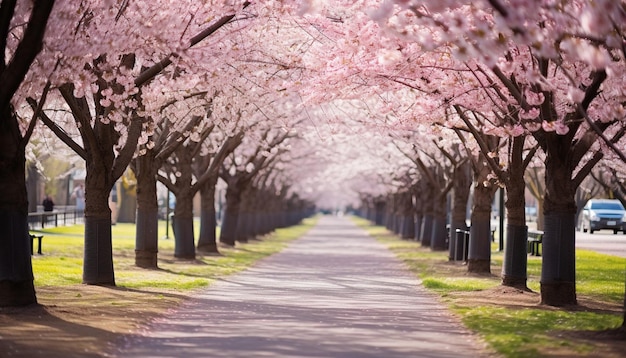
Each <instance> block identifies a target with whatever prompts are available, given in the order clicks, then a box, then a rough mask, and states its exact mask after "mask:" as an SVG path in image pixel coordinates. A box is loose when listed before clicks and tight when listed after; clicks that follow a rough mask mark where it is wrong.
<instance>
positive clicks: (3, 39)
mask: <svg viewBox="0 0 626 358" xmlns="http://www.w3.org/2000/svg"><path fill="white" fill-rule="evenodd" d="M16 4H17V2H16V1H2V4H1V5H0V83H1V84H2V85H1V86H0V227H1V228H2V233H1V234H0V307H4V306H23V305H28V304H33V303H37V297H36V294H35V288H34V285H33V269H32V263H31V257H30V242H29V241H30V238H29V236H28V198H27V193H26V174H25V173H26V151H25V148H26V144H27V142H28V140H29V138H30V135H31V134H32V130H33V128H34V118H33V121H32V122H31V125H30V126H29V128H28V130H27V132H26V134H22V133H21V131H20V126H19V123H18V120H17V117H16V115H15V111H14V109H13V107H12V106H11V104H10V103H11V99H12V98H13V96H14V94H15V92H16V91H17V89H18V88H19V86H20V85H21V84H22V82H23V81H24V78H25V76H26V73H27V72H28V70H29V68H30V66H31V64H32V63H33V61H34V60H35V57H36V56H37V54H38V53H39V52H40V51H41V48H42V46H43V37H44V33H45V29H46V26H47V24H48V19H49V17H50V13H51V11H52V7H53V6H54V1H53V0H49V1H41V0H39V1H34V2H33V8H32V11H31V14H30V17H29V19H28V22H27V25H26V27H25V29H24V33H23V36H22V38H21V39H20V41H19V44H18V45H17V48H16V49H15V50H14V51H13V52H12V58H11V59H10V60H9V61H8V63H7V58H6V55H7V53H9V51H7V48H6V46H7V40H8V37H10V36H14V34H12V33H11V29H10V26H11V20H12V19H13V16H14V11H15V6H16ZM46 92H47V89H46V90H45V91H44V93H46ZM43 99H44V100H45V95H44V98H43ZM40 110H41V107H40V106H39V107H38V108H37V109H36V110H35V114H37V112H38V111H40Z"/></svg>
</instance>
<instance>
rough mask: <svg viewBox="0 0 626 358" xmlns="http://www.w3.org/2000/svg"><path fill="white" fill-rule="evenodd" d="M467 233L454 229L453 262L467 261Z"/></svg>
mask: <svg viewBox="0 0 626 358" xmlns="http://www.w3.org/2000/svg"><path fill="white" fill-rule="evenodd" d="M468 244H469V231H466V230H461V229H456V232H455V234H454V258H453V259H454V261H467V249H468Z"/></svg>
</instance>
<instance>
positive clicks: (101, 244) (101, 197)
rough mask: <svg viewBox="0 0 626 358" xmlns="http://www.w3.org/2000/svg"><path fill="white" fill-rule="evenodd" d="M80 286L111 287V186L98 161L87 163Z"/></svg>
mask: <svg viewBox="0 0 626 358" xmlns="http://www.w3.org/2000/svg"><path fill="white" fill-rule="evenodd" d="M86 164H87V177H86V178H85V187H86V190H85V251H84V259H83V283H85V284H89V285H112V286H114V285H115V275H114V273H113V247H112V241H111V209H110V208H109V194H110V192H111V188H113V184H114V183H111V182H110V180H109V177H110V176H109V173H108V169H107V168H106V167H105V165H104V164H102V162H100V161H96V160H87V161H86Z"/></svg>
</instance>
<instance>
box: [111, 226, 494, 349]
mask: <svg viewBox="0 0 626 358" xmlns="http://www.w3.org/2000/svg"><path fill="white" fill-rule="evenodd" d="M123 345H125V346H126V347H125V348H123V350H122V351H120V352H118V354H117V356H119V357H228V358H235V357H246V358H250V357H272V358H275V357H341V358H352V357H372V358H374V357H376V358H393V357H402V358H407V357H426V358H441V357H477V356H484V355H485V351H484V350H483V349H482V347H483V346H482V345H480V344H479V343H477V341H476V338H475V337H474V336H472V335H471V334H470V333H469V332H468V331H466V330H465V329H464V328H462V326H461V325H459V323H458V321H457V320H456V319H455V318H454V317H452V316H451V315H450V314H449V312H448V311H447V310H446V309H444V308H443V306H441V305H440V304H437V303H436V302H435V298H434V297H433V296H431V295H430V294H428V293H426V292H425V291H424V289H423V288H422V287H421V286H420V285H419V283H418V280H416V279H415V278H414V277H413V276H411V274H410V273H409V272H408V271H407V270H406V269H405V267H404V266H403V264H402V263H401V262H399V261H398V260H397V259H396V258H395V257H394V256H393V254H391V253H390V252H389V251H388V250H387V249H386V248H385V247H384V246H382V245H381V244H379V243H377V242H376V241H375V240H374V239H372V238H371V237H369V236H367V234H366V233H365V232H364V231H362V230H361V229H359V228H357V227H356V226H354V224H352V223H351V222H350V221H349V219H346V218H338V217H331V216H325V217H322V218H321V219H320V222H319V224H318V225H317V226H316V227H315V228H313V229H312V230H311V231H310V232H309V233H308V234H307V235H305V236H304V237H303V238H301V239H299V240H297V241H295V242H293V243H292V244H291V245H290V246H289V247H288V248H287V249H285V250H283V251H282V252H281V253H279V254H276V255H274V256H272V257H270V258H268V259H265V260H263V261H262V262H260V263H259V264H258V265H256V266H255V267H253V268H251V269H249V270H247V271H245V272H243V273H240V274H237V275H234V276H230V277H228V278H227V279H225V280H223V281H220V282H218V283H216V284H214V285H212V286H211V287H209V288H208V289H207V290H206V291H204V292H203V293H201V294H199V295H198V296H197V297H196V298H195V299H193V300H190V301H189V302H187V303H186V304H184V305H183V306H181V307H180V308H179V309H178V310H177V311H176V312H173V313H172V314H171V315H170V316H169V317H167V318H164V319H161V320H159V321H158V322H155V323H154V324H153V325H152V326H151V327H149V328H148V329H146V330H145V331H143V332H142V333H140V334H139V335H138V336H131V337H128V338H127V339H126V342H125V344H123Z"/></svg>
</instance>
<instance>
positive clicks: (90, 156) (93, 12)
mask: <svg viewBox="0 0 626 358" xmlns="http://www.w3.org/2000/svg"><path fill="white" fill-rule="evenodd" d="M124 4H126V5H128V6H123V7H122V8H118V7H116V6H115V4H109V3H84V4H83V5H84V6H83V7H82V8H81V9H80V10H79V11H78V12H76V13H77V14H78V16H79V19H77V20H76V21H75V23H74V25H72V26H67V27H66V30H65V34H64V36H62V37H59V38H60V40H58V42H56V43H51V44H50V49H49V52H50V56H53V57H55V56H56V57H55V58H59V62H60V63H61V65H60V70H59V71H58V72H56V73H55V77H54V78H53V80H54V83H59V85H58V90H59V94H60V95H61V97H62V98H63V101H64V102H65V103H66V105H67V107H68V108H69V109H70V110H71V112H72V116H73V120H74V122H75V126H76V127H77V128H78V130H79V132H80V133H81V139H82V143H77V142H75V141H74V140H72V139H71V138H69V137H68V136H66V135H65V134H64V133H65V131H64V130H63V129H62V128H61V127H60V126H59V125H58V124H57V123H54V122H52V121H51V120H48V119H47V118H46V116H45V115H42V116H41V117H42V120H44V122H45V123H46V124H47V125H48V126H49V127H50V128H52V129H53V130H54V131H55V133H56V134H57V135H58V136H59V137H60V138H61V139H63V140H64V141H65V142H66V143H67V144H68V145H69V146H70V147H72V148H73V149H74V150H75V151H76V152H77V154H79V155H81V156H82V157H83V158H84V159H85V161H86V167H87V178H86V210H85V220H86V222H85V260H84V272H83V281H84V282H85V283H89V284H110V285H114V284H115V278H114V273H113V260H112V250H111V234H110V230H111V228H110V224H111V217H110V210H109V207H108V196H109V192H110V190H111V188H112V186H113V184H114V183H115V181H116V180H117V179H118V178H119V177H120V176H121V174H122V173H123V172H124V170H125V169H126V167H127V166H128V164H129V163H130V161H131V160H132V158H133V157H134V154H135V150H136V146H137V144H138V143H140V144H141V143H142V142H145V140H146V139H145V138H146V137H142V133H147V132H145V131H144V129H147V128H145V127H146V126H147V125H148V123H149V122H148V121H147V118H148V117H149V116H150V115H152V114H151V113H149V112H147V109H148V108H155V107H157V106H151V105H150V104H149V100H150V98H149V97H146V96H144V95H143V93H142V91H143V90H145V89H144V87H151V86H159V84H160V83H159V81H158V80H157V81H153V79H154V78H155V76H157V75H158V74H160V73H163V72H164V70H165V69H166V68H167V67H168V66H169V65H170V64H172V63H173V62H174V61H177V62H178V64H179V65H178V66H177V67H176V69H177V71H180V69H181V66H182V65H181V64H182V63H184V58H185V56H188V55H189V49H190V48H192V47H193V46H195V45H197V44H198V43H200V42H201V41H202V40H203V39H205V38H207V37H209V36H211V35H212V34H214V33H215V32H216V31H217V30H219V29H220V28H221V27H223V26H225V25H227V24H228V23H229V22H231V20H232V19H234V18H235V16H236V14H237V13H238V11H241V9H242V7H246V6H247V4H246V3H241V4H238V5H234V6H233V5H226V4H222V5H221V6H217V7H215V8H209V7H208V6H203V5H200V4H192V5H191V6H189V7H187V6H186V4H184V3H183V2H179V3H176V4H171V6H172V8H171V9H169V11H163V9H160V8H155V7H153V6H150V5H149V4H144V3H137V2H131V3H124ZM112 5H113V6H112ZM181 9H184V10H183V11H181ZM187 9H191V12H190V11H188V10H187ZM145 18H150V19H151V21H148V22H144V21H140V20H139V19H145ZM206 19H214V20H213V21H206ZM158 22H160V23H169V24H176V26H164V27H163V28H159V29H158V30H156V31H155V26H154V23H158ZM137 24H142V26H143V28H142V30H143V31H139V29H138V28H137ZM131 29H132V30H131ZM163 29H167V30H168V31H163ZM129 31H132V33H133V34H141V36H132V41H130V40H128V41H126V39H129V36H128V34H129ZM190 34H192V35H193V36H190ZM70 38H71V39H73V40H74V41H73V42H71V45H70V42H68V41H67V39H70ZM96 39H106V40H105V41H101V40H98V41H95V40H96ZM147 45H148V46H147ZM94 54H95V55H94ZM172 73H176V71H173V72H172ZM148 93H149V91H148ZM31 102H32V105H33V106H34V105H35V103H36V102H35V101H34V100H32V99H31Z"/></svg>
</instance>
